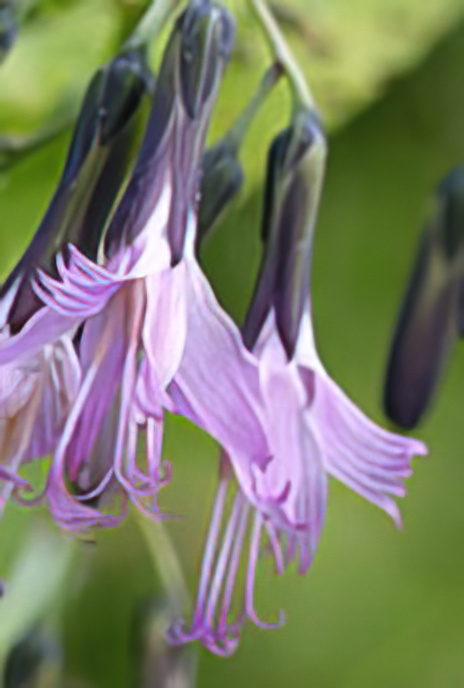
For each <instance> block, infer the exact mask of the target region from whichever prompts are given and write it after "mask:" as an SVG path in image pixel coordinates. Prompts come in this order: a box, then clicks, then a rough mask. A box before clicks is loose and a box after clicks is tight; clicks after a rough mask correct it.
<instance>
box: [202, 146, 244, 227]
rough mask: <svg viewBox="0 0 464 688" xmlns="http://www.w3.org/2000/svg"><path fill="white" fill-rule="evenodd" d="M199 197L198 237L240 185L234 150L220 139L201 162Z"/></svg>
mask: <svg viewBox="0 0 464 688" xmlns="http://www.w3.org/2000/svg"><path fill="white" fill-rule="evenodd" d="M202 174H203V176H202V183H201V197H200V205H199V209H198V241H201V239H203V238H204V237H205V235H206V234H207V233H208V232H209V230H210V229H212V228H213V226H214V225H215V223H216V222H217V220H218V218H219V217H220V215H221V214H222V212H223V210H224V209H225V207H226V206H227V205H228V204H229V203H230V202H231V201H232V200H233V199H234V198H235V196H236V195H237V194H238V192H239V191H240V189H241V188H242V185H243V181H244V178H245V174H244V172H243V168H242V165H241V164H240V162H239V160H238V159H237V156H236V153H235V150H234V149H233V148H231V147H230V146H229V145H227V141H220V142H219V143H218V144H217V145H216V146H214V148H211V149H210V150H208V151H207V152H206V153H205V155H204V157H203V162H202Z"/></svg>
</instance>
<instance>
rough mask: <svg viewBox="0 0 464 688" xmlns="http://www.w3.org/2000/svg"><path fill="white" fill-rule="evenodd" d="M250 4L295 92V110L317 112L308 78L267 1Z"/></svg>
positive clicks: (257, 0) (252, 0)
mask: <svg viewBox="0 0 464 688" xmlns="http://www.w3.org/2000/svg"><path fill="white" fill-rule="evenodd" d="M248 2H249V4H250V6H251V8H252V10H253V12H254V14H255V15H256V18H257V20H258V22H259V23H260V24H261V26H262V29H263V31H264V33H265V35H266V38H267V41H268V43H269V46H270V49H271V51H272V53H273V55H274V57H275V60H276V61H277V62H279V63H280V65H281V66H282V68H283V70H284V71H285V74H286V76H287V78H288V80H289V82H290V85H291V88H292V91H293V98H294V108H295V109H300V108H305V109H307V110H316V109H317V108H316V104H315V101H314V98H313V96H312V94H311V91H310V89H309V86H308V84H307V81H306V77H305V76H304V74H303V72H302V70H301V68H300V67H299V65H298V63H297V62H296V60H295V58H294V56H293V54H292V52H291V50H290V48H289V46H288V44H287V42H286V40H285V38H284V36H283V34H282V32H281V30H280V28H279V25H278V24H277V22H276V20H275V18H274V16H273V14H272V12H271V10H270V9H269V7H268V5H267V3H266V0H248Z"/></svg>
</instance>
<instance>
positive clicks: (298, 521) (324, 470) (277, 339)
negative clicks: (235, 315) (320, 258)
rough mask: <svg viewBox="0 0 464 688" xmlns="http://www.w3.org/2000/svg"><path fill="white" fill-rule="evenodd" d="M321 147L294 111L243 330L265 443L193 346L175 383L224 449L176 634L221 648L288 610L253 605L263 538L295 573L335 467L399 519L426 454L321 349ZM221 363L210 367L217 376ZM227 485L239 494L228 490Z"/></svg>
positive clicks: (228, 648) (316, 529) (306, 554)
mask: <svg viewBox="0 0 464 688" xmlns="http://www.w3.org/2000/svg"><path fill="white" fill-rule="evenodd" d="M325 152H326V150H325V139H324V136H323V134H322V132H321V130H320V127H319V125H318V122H317V121H316V120H315V118H314V116H313V115H307V114H306V113H299V114H298V115H297V116H296V118H295V120H294V122H293V124H292V126H291V127H290V128H289V129H287V130H286V131H285V132H284V133H283V134H281V135H280V136H279V137H278V138H277V139H276V140H275V142H274V144H273V146H272V149H271V152H270V157H269V164H268V183H267V190H266V206H265V215H264V224H263V237H264V238H265V240H266V253H265V257H264V259H263V264H262V268H261V271H260V276H259V279H258V282H257V287H256V291H255V296H254V299H253V301H252V305H251V307H250V310H249V313H248V317H247V320H246V322H245V326H244V329H243V337H244V341H245V342H246V344H247V346H248V347H249V348H250V349H251V350H252V352H253V354H254V356H255V361H256V362H257V364H258V376H256V372H255V368H254V366H253V361H250V363H249V380H248V390H250V388H251V389H253V392H254V394H253V396H252V397H251V398H254V399H255V400H256V408H257V413H258V414H261V416H260V417H261V419H262V424H263V425H262V427H263V429H264V432H265V436H266V441H267V446H268V450H267V453H266V451H264V452H263V446H262V442H260V441H259V442H256V443H255V444H253V442H252V441H250V444H249V452H248V454H247V453H244V452H243V443H242V442H241V441H240V440H239V438H238V437H237V436H236V435H240V434H241V432H242V428H241V418H242V417H243V416H241V417H236V423H235V424H232V422H231V419H232V418H234V415H233V413H231V410H230V409H229V405H230V404H231V402H230V400H229V399H225V400H224V399H221V397H220V395H219V394H214V389H213V390H212V391H213V393H212V394H210V395H209V396H207V397H204V396H202V397H201V398H198V397H197V396H196V395H195V388H194V384H195V382H196V381H195V380H194V379H193V378H191V373H190V371H191V366H192V364H193V357H194V354H193V352H192V354H190V351H189V349H188V347H186V349H185V351H184V359H183V361H182V363H181V366H180V368H179V371H178V373H177V375H176V377H175V379H174V383H173V385H172V386H171V389H170V392H171V395H172V397H173V399H174V402H175V404H176V409H177V411H178V412H180V413H183V414H185V415H187V416H188V417H190V418H191V419H192V420H193V421H194V422H196V423H197V424H200V425H202V426H203V427H205V426H206V427H207V429H208V430H209V431H210V432H211V434H212V435H213V436H215V437H216V438H217V439H218V441H219V442H220V443H221V444H222V446H223V453H222V458H221V471H220V481H219V487H218V491H217V496H216V501H215V504H214V508H213V514H212V518H211V524H210V530H209V535H208V538H207V541H206V545H205V550H204V557H203V564H202V570H201V576H200V583H199V588H198V593H197V602H196V608H195V612H194V617H193V621H192V623H191V624H190V625H189V626H187V625H186V624H185V623H184V622H182V621H178V622H177V623H175V624H174V625H173V626H172V628H171V629H170V631H169V638H170V640H171V641H172V642H174V643H183V642H188V641H191V640H195V639H196V640H200V641H201V642H202V643H203V644H204V645H205V646H206V647H207V648H208V649H210V650H211V651H213V652H215V653H216V654H219V655H223V656H226V655H229V654H231V653H232V652H234V650H235V649H236V647H237V644H238V640H239V634H240V629H241V627H242V625H243V623H244V621H245V619H246V618H249V619H251V620H252V621H253V622H254V623H256V624H257V625H259V626H261V627H264V628H269V627H274V626H276V625H279V624H280V623H281V622H282V620H283V616H282V613H281V615H280V617H279V619H278V621H277V622H276V623H270V624H269V623H266V622H264V621H262V620H260V618H259V617H258V615H257V613H256V611H255V606H254V587H255V577H256V569H257V566H258V561H259V558H260V553H261V547H262V544H263V542H264V541H265V540H267V541H268V543H269V548H268V549H269V550H270V551H271V552H272V553H273V556H274V559H275V564H276V570H277V572H278V573H283V571H284V570H285V568H286V567H287V566H289V565H290V564H291V563H292V562H296V565H297V568H298V571H299V572H300V573H305V572H306V571H307V570H308V568H309V566H310V564H311V562H312V560H313V557H314V554H315V551H316V548H317V544H318V541H319V537H320V533H321V530H322V526H323V523H324V517H325V509H326V498H327V478H328V476H329V475H330V476H334V477H336V478H337V479H339V480H341V481H342V482H344V483H345V484H346V485H348V486H349V487H351V488H352V489H353V490H355V491H356V492H358V493H359V494H361V495H362V496H363V497H365V498H366V499H368V500H369V501H371V502H373V503H374V504H377V505H378V506H380V507H381V508H382V509H384V510H385V511H386V512H387V513H388V514H389V515H390V516H391V517H392V518H393V520H394V521H395V523H396V524H397V525H399V524H400V515H399V511H398V507H397V505H396V503H395V502H394V500H393V498H392V497H393V496H403V495H404V492H405V488H404V484H403V481H404V479H405V478H406V477H407V476H408V475H409V474H410V472H411V468H410V462H411V459H412V457H413V456H414V455H415V454H419V455H420V454H425V453H426V449H425V447H424V445H423V444H422V443H421V442H418V441H416V440H413V439H408V438H404V437H400V436H399V435H395V434H393V433H390V432H387V431H385V430H383V429H382V428H380V427H379V426H377V425H376V424H375V423H373V422H372V421H370V420H369V419H368V418H366V416H364V414H363V413H362V412H361V411H360V410H359V409H358V408H357V407H356V406H355V405H354V404H353V403H352V402H351V401H350V400H349V399H348V398H347V397H346V395H345V394H344V393H343V392H342V390H341V389H340V388H339V387H338V386H337V385H336V383H335V382H333V380H332V379H331V378H330V377H329V376H328V374H327V373H326V371H325V370H324V368H323V366H322V364H321V362H320V360H319V357H318V355H317V352H316V347H315V344H314V337H313V330H312V322H311V309H310V297H309V289H308V285H309V270H310V257H311V250H312V235H313V229H314V224H315V220H316V215H317V208H318V203H319V197H320V192H321V186H322V178H323V169H324V161H325ZM199 355H200V354H199V353H198V352H197V356H199ZM208 361H209V359H208ZM217 372H218V371H217V369H216V366H214V367H213V370H212V375H213V380H214V381H216V374H217ZM241 383H242V381H241V380H238V381H237V384H241ZM213 384H214V383H212V386H213ZM232 386H233V383H232ZM256 386H257V387H258V388H256ZM261 405H262V406H261ZM235 408H236V409H240V408H241V406H240V404H238V403H237V405H236V406H235ZM223 418H225V419H227V424H226V423H225V422H224V421H223ZM256 439H257V438H256ZM256 450H257V451H256ZM228 492H234V493H235V496H234V497H233V499H232V501H231V500H230V496H228ZM241 573H242V575H241Z"/></svg>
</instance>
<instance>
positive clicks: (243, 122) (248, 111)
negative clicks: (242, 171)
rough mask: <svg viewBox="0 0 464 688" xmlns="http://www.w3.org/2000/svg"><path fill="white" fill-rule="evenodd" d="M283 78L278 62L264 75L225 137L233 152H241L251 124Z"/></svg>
mask: <svg viewBox="0 0 464 688" xmlns="http://www.w3.org/2000/svg"><path fill="white" fill-rule="evenodd" d="M281 76H282V67H281V65H280V63H278V62H276V63H274V64H273V65H271V66H270V67H269V69H268V70H267V71H266V73H265V74H264V76H263V78H262V80H261V83H260V84H259V86H258V89H257V91H256V93H255V94H254V96H253V97H252V99H251V100H250V102H249V103H248V105H247V106H246V108H245V109H244V110H243V112H242V113H241V114H240V115H239V117H238V119H237V121H236V122H235V124H234V125H233V127H232V128H231V129H230V130H229V132H228V133H227V134H226V135H225V137H224V140H225V141H226V142H227V144H228V145H229V146H230V149H231V150H232V151H233V152H237V151H238V150H239V148H240V146H241V145H242V143H243V139H244V138H245V135H246V133H247V131H248V129H249V126H250V124H251V122H252V121H253V119H254V118H255V116H256V114H257V112H258V110H259V109H260V107H261V105H262V104H263V102H264V101H265V100H266V98H267V96H268V95H269V93H270V92H271V91H272V89H273V88H274V86H275V85H276V83H277V82H278V80H279V79H280V77H281Z"/></svg>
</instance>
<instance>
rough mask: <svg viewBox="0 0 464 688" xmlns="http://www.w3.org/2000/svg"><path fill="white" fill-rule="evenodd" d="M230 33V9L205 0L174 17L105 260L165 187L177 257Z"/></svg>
mask: <svg viewBox="0 0 464 688" xmlns="http://www.w3.org/2000/svg"><path fill="white" fill-rule="evenodd" d="M233 35H234V24H233V20H232V19H231V17H230V15H229V14H228V13H227V12H226V11H225V10H223V9H222V8H219V7H217V6H216V5H214V4H212V3H211V2H210V1H209V0H194V2H191V3H190V5H189V6H188V8H187V10H186V11H185V12H184V14H183V15H182V16H181V17H180V18H179V20H178V22H177V25H176V27H175V29H174V31H173V33H172V35H171V38H170V41H169V44H168V46H167V48H166V51H165V53H164V56H163V61H162V65H161V69H160V73H159V76H158V80H157V83H156V88H155V93H154V100H153V107H152V111H151V114H150V119H149V123H148V126H147V131H146V134H145V138H144V141H143V143H142V146H141V149H140V153H139V157H138V159H137V163H136V166H135V169H134V173H133V175H132V178H131V181H130V183H129V185H128V188H127V192H126V194H125V195H124V198H123V199H122V201H121V203H120V204H119V206H118V209H117V212H116V214H115V217H114V219H113V221H112V223H111V225H110V227H109V229H108V232H107V237H106V242H105V253H106V255H107V256H108V257H109V258H111V257H112V256H113V255H115V254H116V253H118V252H119V250H120V249H121V248H122V247H123V246H124V245H127V244H131V243H133V241H134V239H135V238H136V237H137V236H138V235H140V233H141V232H143V230H144V229H145V228H146V226H147V222H148V220H149V218H150V216H151V214H152V212H153V210H154V208H155V207H156V205H157V203H158V202H159V200H160V199H161V198H162V196H163V193H164V192H165V191H166V190H167V189H168V191H169V195H170V201H169V212H168V213H167V216H168V226H167V229H166V233H167V237H168V241H169V245H170V248H171V254H172V264H173V265H176V264H177V263H178V262H179V261H180V259H181V258H182V255H183V251H184V244H185V236H186V230H187V226H188V222H187V218H188V216H189V213H191V212H192V211H195V209H196V202H197V195H198V187H199V179H200V163H201V155H202V151H203V145H204V138H205V135H206V129H207V126H208V124H209V119H210V115H211V111H212V108H213V105H214V102H215V99H216V95H217V91H218V88H219V83H220V80H221V77H222V73H223V70H224V67H225V64H226V61H227V59H228V58H229V55H230V51H231V47H232V39H233Z"/></svg>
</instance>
